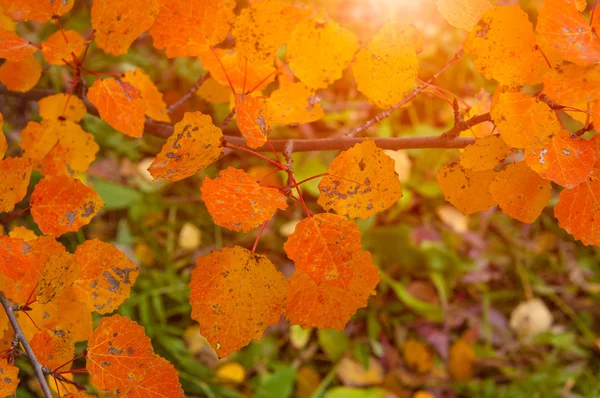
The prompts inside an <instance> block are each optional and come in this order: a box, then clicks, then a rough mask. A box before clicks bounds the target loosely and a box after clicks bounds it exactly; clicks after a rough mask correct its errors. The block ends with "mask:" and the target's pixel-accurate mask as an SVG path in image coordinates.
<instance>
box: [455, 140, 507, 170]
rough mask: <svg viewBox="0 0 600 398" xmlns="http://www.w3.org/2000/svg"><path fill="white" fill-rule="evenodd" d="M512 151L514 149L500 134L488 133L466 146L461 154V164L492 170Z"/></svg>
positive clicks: (469, 167)
mask: <svg viewBox="0 0 600 398" xmlns="http://www.w3.org/2000/svg"><path fill="white" fill-rule="evenodd" d="M511 153H512V149H511V148H510V147H509V146H508V145H506V144H505V143H504V141H503V140H502V138H501V137H500V136H498V135H488V136H487V137H483V138H479V139H477V140H475V143H474V144H471V145H469V146H467V147H466V148H465V150H464V152H463V153H462V155H461V156H460V165H461V166H462V167H464V168H465V169H470V170H473V171H482V170H491V169H493V168H495V167H497V166H499V165H500V164H501V163H502V162H503V161H504V159H506V157H507V156H508V155H510V154H511Z"/></svg>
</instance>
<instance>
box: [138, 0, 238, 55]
mask: <svg viewBox="0 0 600 398" xmlns="http://www.w3.org/2000/svg"><path fill="white" fill-rule="evenodd" d="M162 3H163V4H162V8H161V9H160V12H159V14H158V17H157V18H156V21H155V22H154V25H152V28H151V29H150V35H151V36H152V39H153V40H154V47H156V48H158V49H163V48H164V49H165V50H166V54H167V57H169V58H173V57H189V56H198V55H200V54H201V53H202V52H203V51H206V49H207V47H208V46H213V45H215V44H218V43H220V42H221V41H223V40H224V39H225V37H226V36H227V33H229V30H230V27H231V24H232V23H233V20H234V18H235V16H234V14H233V8H234V7H235V1H234V0H226V1H214V0H164V1H163V2H162Z"/></svg>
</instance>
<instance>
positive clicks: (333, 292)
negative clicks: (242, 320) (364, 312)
mask: <svg viewBox="0 0 600 398" xmlns="http://www.w3.org/2000/svg"><path fill="white" fill-rule="evenodd" d="M351 255H352V258H351V259H350V262H351V263H352V264H353V268H354V269H353V273H352V277H351V278H350V281H349V283H348V286H347V287H341V286H337V285H336V284H332V283H330V282H329V281H327V280H322V281H315V280H313V278H312V277H311V276H310V275H309V274H307V273H306V272H304V271H303V270H301V269H300V268H299V267H298V266H297V267H296V272H294V275H292V276H291V277H290V278H289V280H288V293H287V306H286V313H285V316H286V318H287V319H289V320H290V321H291V322H292V323H293V324H297V325H300V326H301V327H302V328H308V327H318V328H327V329H336V330H340V331H341V330H343V329H344V327H345V326H346V323H348V321H349V320H350V318H351V317H352V315H354V313H355V312H356V310H358V309H359V308H361V307H366V305H367V301H368V299H369V297H370V296H371V295H373V294H375V291H374V290H375V287H376V286H377V283H379V279H380V277H379V271H378V268H377V267H376V266H375V265H373V259H372V257H371V253H369V252H366V251H363V252H356V253H354V254H351Z"/></svg>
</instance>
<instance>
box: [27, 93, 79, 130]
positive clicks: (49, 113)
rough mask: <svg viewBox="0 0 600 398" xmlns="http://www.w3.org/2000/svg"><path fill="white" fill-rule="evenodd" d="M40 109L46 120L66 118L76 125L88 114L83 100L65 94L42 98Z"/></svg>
mask: <svg viewBox="0 0 600 398" xmlns="http://www.w3.org/2000/svg"><path fill="white" fill-rule="evenodd" d="M38 107H39V110H40V116H41V117H42V118H44V119H50V120H52V119H58V118H64V119H66V120H70V121H72V122H75V123H78V122H80V121H81V119H83V117H84V116H85V114H86V112H87V109H86V107H85V104H84V103H83V101H82V100H81V98H79V97H76V96H74V95H68V94H64V93H58V94H54V95H49V96H47V97H44V98H42V99H41V100H39V101H38Z"/></svg>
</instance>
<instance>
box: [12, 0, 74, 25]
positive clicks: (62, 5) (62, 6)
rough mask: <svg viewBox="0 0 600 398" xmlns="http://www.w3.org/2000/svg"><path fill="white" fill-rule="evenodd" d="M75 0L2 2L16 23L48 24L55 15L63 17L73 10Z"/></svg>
mask: <svg viewBox="0 0 600 398" xmlns="http://www.w3.org/2000/svg"><path fill="white" fill-rule="evenodd" d="M74 1H75V0H60V1H48V0H19V1H14V0H0V6H2V8H4V12H5V13H6V15H8V16H10V17H11V18H12V19H14V20H16V21H35V22H42V23H43V22H48V21H50V20H51V19H52V17H53V16H54V15H59V16H60V15H63V14H65V13H67V12H69V11H70V10H71V8H73V3H74Z"/></svg>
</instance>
